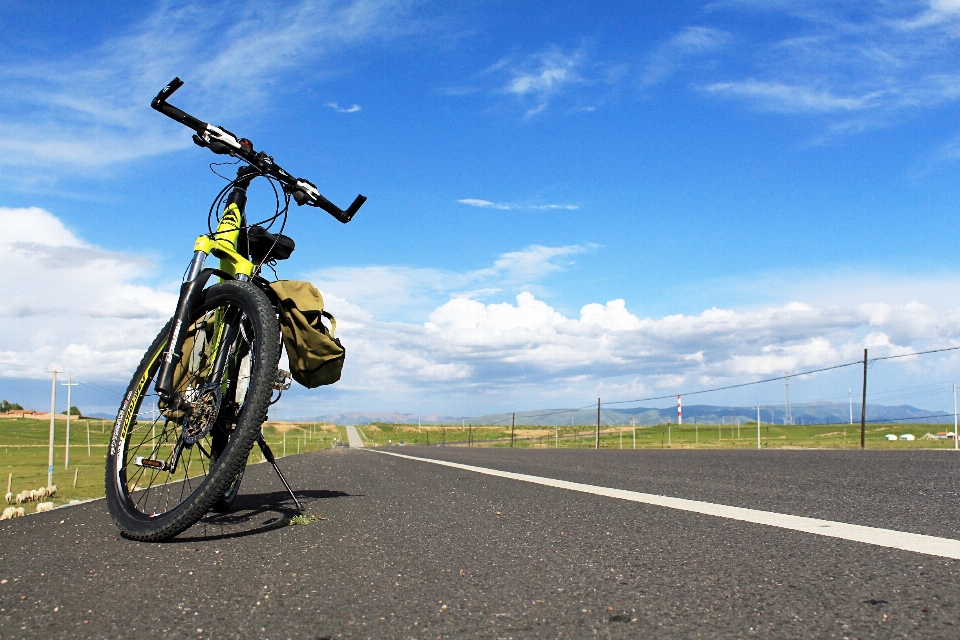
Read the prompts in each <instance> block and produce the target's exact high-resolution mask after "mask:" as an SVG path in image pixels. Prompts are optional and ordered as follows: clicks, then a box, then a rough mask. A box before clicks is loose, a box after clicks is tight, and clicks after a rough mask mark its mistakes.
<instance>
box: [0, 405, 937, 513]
mask: <svg viewBox="0 0 960 640" xmlns="http://www.w3.org/2000/svg"><path fill="white" fill-rule="evenodd" d="M111 426H112V423H111V421H103V420H74V421H72V422H71V426H70V445H71V446H70V468H69V469H66V468H64V453H65V446H64V445H65V441H66V422H65V421H63V420H58V421H57V424H56V434H55V441H54V447H55V448H54V482H55V483H56V484H57V486H58V488H59V494H58V495H57V498H56V499H55V500H54V502H55V503H56V504H58V505H59V504H64V503H66V502H69V501H70V500H84V499H87V498H98V497H101V496H103V466H104V458H105V456H106V450H107V441H108V438H109V431H110V427H111ZM88 428H89V436H90V448H89V451H88V449H87V433H88ZM49 429H50V423H49V422H44V421H42V420H29V419H21V420H15V419H0V469H2V470H3V471H4V472H5V474H4V475H7V474H13V482H12V490H13V493H14V494H16V493H18V492H20V491H23V490H24V489H38V488H40V487H42V486H45V485H46V483H47V454H48V439H49ZM358 429H359V431H360V434H361V436H362V437H363V439H364V441H365V442H366V443H367V444H368V445H370V446H390V445H398V444H399V443H401V442H403V443H405V444H406V445H408V446H414V445H426V444H429V445H430V446H440V445H448V446H466V445H467V443H468V442H472V443H473V444H474V445H475V446H488V447H509V446H511V439H510V426H509V425H507V426H502V425H498V426H475V427H466V428H461V427H460V426H437V425H429V426H421V427H418V426H417V425H398V424H384V423H377V424H370V425H361V426H359V427H358ZM948 429H949V428H948V427H946V426H942V425H926V424H920V425H917V424H898V425H867V448H868V449H884V450H902V449H921V448H922V449H952V448H953V441H952V440H920V438H921V437H922V436H923V435H924V434H925V433H928V432H930V433H936V432H938V431H945V430H948ZM888 433H892V434H895V435H897V436H899V435H900V434H903V433H912V434H913V435H914V436H916V437H917V440H914V441H912V442H907V441H899V440H898V441H896V442H888V441H887V440H885V439H884V436H885V435H886V434H888ZM264 436H265V437H266V439H267V442H268V443H269V444H270V447H271V449H273V452H274V454H275V455H276V456H278V457H280V456H283V455H288V456H289V455H294V454H296V453H298V452H300V453H306V452H308V451H317V450H320V449H328V448H330V447H332V446H333V444H334V442H335V440H334V439H335V438H336V439H339V440H341V441H345V440H346V429H345V428H344V427H342V426H335V425H330V424H318V423H292V422H268V423H267V424H266V425H265V426H264ZM284 442H286V445H284ZM594 443H595V428H594V427H590V426H574V427H561V428H559V429H557V430H555V429H554V428H553V427H517V428H516V429H515V432H514V440H513V446H514V447H517V448H553V447H563V448H570V447H581V448H592V447H594ZM760 444H761V447H763V448H770V449H785V448H818V449H855V448H859V446H860V427H859V425H854V426H850V425H821V426H817V425H807V426H790V427H786V426H782V425H770V426H763V427H761V429H760ZM600 446H601V447H602V448H604V449H619V448H621V447H622V448H623V449H632V448H634V431H633V429H632V428H631V427H630V426H629V425H628V426H624V427H609V426H604V427H603V428H602V430H601V443H600ZM756 447H757V427H756V424H752V425H742V426H741V427H740V429H739V433H738V430H737V427H736V425H733V426H731V425H721V426H718V425H699V426H694V425H686V424H685V425H683V426H682V427H678V426H677V425H669V427H668V425H658V426H654V427H637V428H636V448H638V449H660V448H664V449H666V448H671V449H694V448H697V449H734V448H737V449H756ZM260 461H261V455H260V450H259V449H258V448H257V447H254V449H253V451H252V452H251V454H250V462H251V463H256V462H260ZM74 477H76V481H77V482H76V487H74V486H73V483H74ZM2 479H3V477H2V476H0V480H2ZM5 490H6V489H4V491H5ZM26 506H27V509H28V510H32V508H33V505H30V504H28V505H26Z"/></svg>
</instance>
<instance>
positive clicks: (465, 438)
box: [358, 423, 953, 449]
mask: <svg viewBox="0 0 960 640" xmlns="http://www.w3.org/2000/svg"><path fill="white" fill-rule="evenodd" d="M358 429H359V430H360V434H361V435H362V436H363V439H364V441H365V442H367V443H369V444H370V445H373V446H388V445H390V444H393V445H397V444H399V443H400V442H404V443H405V444H406V445H424V444H429V445H431V446H434V445H442V444H449V445H451V446H464V445H465V444H466V443H467V442H472V443H473V444H475V445H476V446H493V447H509V446H510V444H511V437H510V426H509V425H507V426H502V425H498V426H468V427H461V426H460V425H454V426H436V425H430V426H419V427H418V426H417V425H408V424H385V423H374V424H370V425H363V426H360V427H358ZM947 430H952V426H951V427H947V426H945V425H929V424H897V425H877V424H868V425H867V428H866V444H867V447H868V448H870V449H920V448H923V449H952V448H953V440H920V438H921V437H922V436H923V435H924V434H926V433H928V432H930V433H937V432H938V431H947ZM888 433H892V434H894V435H896V436H898V437H899V436H900V435H901V434H904V433H911V434H913V435H914V436H915V437H916V438H917V440H914V441H912V442H910V441H900V440H898V441H896V442H889V441H887V440H885V439H884V436H885V435H886V434H888ZM600 436H601V437H600V446H601V448H603V449H619V448H621V440H622V445H623V448H624V449H632V448H634V439H633V438H634V431H633V428H632V427H631V426H630V425H626V426H623V427H610V426H603V427H602V428H601V434H600ZM595 443H596V427H593V426H583V425H581V426H573V427H559V428H558V429H554V428H553V427H526V426H524V427H517V428H516V429H515V433H514V440H513V446H515V447H524V448H531V447H533V448H543V447H548V448H554V447H584V448H585V447H594V446H595ZM760 445H761V447H762V448H774V449H782V448H792V447H796V448H804V449H812V448H816V449H855V448H859V447H860V425H859V424H858V425H852V426H851V425H837V424H831V425H802V426H789V427H788V426H783V425H770V426H766V425H764V426H761V428H760ZM636 448H637V449H660V448H664V449H666V448H671V449H693V448H696V449H756V448H757V425H756V423H753V424H746V425H741V426H740V428H739V432H738V429H737V426H736V425H715V424H713V425H692V424H685V425H682V426H678V425H675V424H674V425H656V426H652V427H637V428H636Z"/></svg>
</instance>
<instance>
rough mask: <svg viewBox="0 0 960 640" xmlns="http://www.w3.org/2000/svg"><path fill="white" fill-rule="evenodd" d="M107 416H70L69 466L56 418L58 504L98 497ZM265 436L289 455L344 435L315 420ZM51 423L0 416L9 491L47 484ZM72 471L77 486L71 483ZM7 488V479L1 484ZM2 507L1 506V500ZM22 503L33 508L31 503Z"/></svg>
mask: <svg viewBox="0 0 960 640" xmlns="http://www.w3.org/2000/svg"><path fill="white" fill-rule="evenodd" d="M88 427H89V430H90V450H89V454H88V451H87V428H88ZM112 427H113V422H112V421H110V420H72V421H71V423H70V468H69V469H67V468H65V467H64V462H65V444H66V421H65V420H57V422H56V426H55V431H54V455H53V481H54V483H55V484H56V485H57V489H58V492H57V497H56V498H55V499H54V500H53V502H54V503H55V504H56V505H57V506H59V505H61V504H65V503H68V502H69V501H70V500H86V499H89V498H100V497H103V470H104V461H105V459H106V454H107V445H108V444H109V438H110V429H111V428H112ZM263 434H264V438H265V439H266V440H267V444H269V445H270V448H271V449H272V450H273V454H274V455H275V456H277V457H282V456H283V455H284V439H286V455H288V456H289V455H294V454H296V453H297V451H298V447H299V451H300V453H306V452H308V451H318V450H320V449H329V448H330V447H331V446H333V443H334V438H338V439H340V440H346V437H347V434H346V429H344V428H343V427H338V426H335V425H330V424H326V425H324V424H319V423H287V422H280V423H272V422H268V423H267V424H266V425H264V429H263ZM49 439H50V423H49V422H48V421H44V420H32V419H10V418H0V482H2V481H4V480H7V478H8V477H9V474H13V476H12V477H13V482H12V489H11V490H12V491H13V493H14V495H16V494H17V493H19V492H21V491H23V490H29V489H39V488H40V487H45V486H46V485H47V460H48V454H49ZM261 460H262V458H261V455H260V449H259V448H258V447H256V446H254V448H253V451H251V453H250V463H251V464H253V463H257V462H261ZM74 474H76V479H77V485H76V487H74V486H73V480H74ZM3 492H6V483H5V482H4V483H3ZM3 506H6V505H3ZM24 507H25V508H26V509H27V511H28V512H30V511H33V509H34V504H33V503H28V504H25V505H24Z"/></svg>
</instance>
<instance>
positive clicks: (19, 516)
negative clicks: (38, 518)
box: [14, 507, 27, 518]
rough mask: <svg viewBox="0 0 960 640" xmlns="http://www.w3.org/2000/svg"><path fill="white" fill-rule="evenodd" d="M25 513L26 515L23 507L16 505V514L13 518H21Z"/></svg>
mask: <svg viewBox="0 0 960 640" xmlns="http://www.w3.org/2000/svg"><path fill="white" fill-rule="evenodd" d="M25 515H27V512H26V510H25V509H24V508H23V507H17V515H15V516H14V517H15V518H22V517H23V516H25Z"/></svg>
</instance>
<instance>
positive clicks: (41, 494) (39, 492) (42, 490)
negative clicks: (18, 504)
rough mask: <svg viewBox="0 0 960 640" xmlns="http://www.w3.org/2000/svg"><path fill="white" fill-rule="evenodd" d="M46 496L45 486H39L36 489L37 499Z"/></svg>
mask: <svg viewBox="0 0 960 640" xmlns="http://www.w3.org/2000/svg"><path fill="white" fill-rule="evenodd" d="M46 497H47V488H46V487H40V488H39V489H37V500H43V499H44V498H46Z"/></svg>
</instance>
